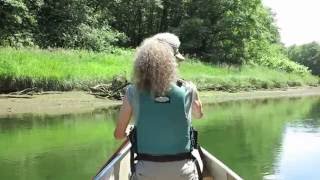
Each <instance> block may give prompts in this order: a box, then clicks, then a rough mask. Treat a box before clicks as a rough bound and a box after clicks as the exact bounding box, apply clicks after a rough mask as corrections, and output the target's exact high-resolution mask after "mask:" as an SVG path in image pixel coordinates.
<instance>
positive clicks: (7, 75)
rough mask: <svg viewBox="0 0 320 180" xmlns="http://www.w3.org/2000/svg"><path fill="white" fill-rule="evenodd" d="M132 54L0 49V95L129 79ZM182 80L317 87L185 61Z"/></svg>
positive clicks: (282, 75) (307, 79)
mask: <svg viewBox="0 0 320 180" xmlns="http://www.w3.org/2000/svg"><path fill="white" fill-rule="evenodd" d="M133 56H134V52H133V51H132V50H122V49H116V50H115V51H114V53H109V54H106V53H95V52H90V51H84V50H64V49H53V50H41V49H34V48H31V49H28V48H23V49H14V48H0V92H12V91H18V90H22V89H25V88H29V87H38V88H41V89H43V90H63V91H66V90H73V89H87V88H88V87H89V86H93V85H96V84H98V83H107V82H110V81H111V80H112V78H113V77H114V76H118V75H121V76H125V77H127V78H128V79H130V77H131V72H132V65H133ZM179 69H180V74H181V76H182V78H184V79H187V80H191V81H193V82H195V83H196V84H197V85H198V86H199V88H200V89H213V90H224V91H238V90H248V89H270V88H285V87H289V86H302V85H313V86H315V85H318V84H319V78H317V77H315V76H312V75H310V74H295V73H286V72H280V71H277V70H272V69H268V68H264V67H252V66H243V67H241V68H236V67H223V66H221V67H219V66H215V65H209V64H204V63H201V62H199V61H197V60H187V61H185V62H183V63H182V64H181V65H180V67H179Z"/></svg>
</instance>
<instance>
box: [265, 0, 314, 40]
mask: <svg viewBox="0 0 320 180" xmlns="http://www.w3.org/2000/svg"><path fill="white" fill-rule="evenodd" d="M262 1H263V3H264V5H265V6H267V7H270V8H271V9H272V12H273V13H275V14H276V17H275V19H276V24H277V26H278V27H279V32H280V35H281V41H282V42H283V43H284V44H285V45H286V46H290V45H293V44H297V45H301V44H305V43H309V42H312V41H318V42H320V0H262Z"/></svg>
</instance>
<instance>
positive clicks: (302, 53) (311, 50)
mask: <svg viewBox="0 0 320 180" xmlns="http://www.w3.org/2000/svg"><path fill="white" fill-rule="evenodd" d="M288 56H289V57H290V59H292V60H293V61H295V62H298V63H300V64H303V65H305V66H307V67H309V68H310V70H311V71H312V74H315V75H320V44H319V43H317V42H311V43H308V44H303V45H300V46H299V45H293V46H290V47H289V48H288Z"/></svg>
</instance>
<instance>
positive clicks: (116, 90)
mask: <svg viewBox="0 0 320 180" xmlns="http://www.w3.org/2000/svg"><path fill="white" fill-rule="evenodd" d="M129 84H130V83H129V82H128V80H127V79H126V78H125V77H122V76H118V77H114V78H113V80H112V82H111V83H109V84H98V85H96V86H94V87H89V89H90V94H92V95H95V96H96V97H97V98H101V97H106V98H109V99H116V100H121V99H122V98H123V96H124V94H125V89H126V87H127V86H128V85H129Z"/></svg>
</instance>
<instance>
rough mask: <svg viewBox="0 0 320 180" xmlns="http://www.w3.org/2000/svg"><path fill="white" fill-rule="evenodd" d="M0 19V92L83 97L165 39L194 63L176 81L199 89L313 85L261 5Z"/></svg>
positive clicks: (68, 8) (69, 6)
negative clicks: (142, 46) (162, 35)
mask: <svg viewBox="0 0 320 180" xmlns="http://www.w3.org/2000/svg"><path fill="white" fill-rule="evenodd" d="M0 16H1V17H4V18H1V19H0V25H1V28H0V47H1V48H0V80H1V81H0V82H1V84H0V92H11V91H16V90H22V89H24V88H30V87H38V88H41V89H43V90H72V89H86V88H88V86H91V85H95V84H98V83H105V82H109V81H110V80H111V79H112V77H113V76H115V75H122V76H126V77H129V76H130V74H131V65H132V59H133V50H130V49H132V48H135V47H136V46H137V45H138V44H139V43H140V42H141V41H142V40H143V39H144V38H146V37H149V36H151V35H153V34H156V33H158V32H166V31H168V32H173V33H175V34H177V35H178V36H179V37H180V39H181V42H182V44H181V51H182V53H184V54H185V55H186V56H188V57H189V59H192V60H189V61H187V62H185V63H183V64H181V74H182V77H183V78H185V79H188V80H192V81H195V82H196V84H197V85H198V86H199V88H200V89H215V90H228V91H238V90H247V89H261V88H265V89H268V88H284V87H288V86H300V85H317V84H319V80H318V78H316V77H313V76H311V75H310V71H309V70H308V68H307V67H305V66H303V65H300V64H298V63H300V62H298V63H296V62H294V61H291V59H290V58H289V57H288V55H287V53H286V49H285V47H283V45H282V44H281V43H280V35H279V32H278V28H277V27H276V25H275V23H274V17H273V15H272V12H271V11H270V9H268V8H266V7H264V6H263V4H262V1H261V0H216V1H211V0H202V1H181V0H173V1H171V0H155V1H142V0H139V1H132V0H121V1H119V0H110V1H96V0H93V1H88V0H45V1H43V0H33V1H24V0H22V1H20V0H19V1H18V0H10V1H8V0H5V1H1V2H0ZM2 27H4V28H2ZM15 48H17V49H15ZM123 48H125V49H127V50H123ZM40 49H42V50H40ZM128 49H129V50H128ZM311 69H312V68H311Z"/></svg>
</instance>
